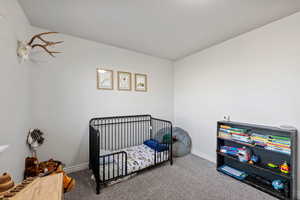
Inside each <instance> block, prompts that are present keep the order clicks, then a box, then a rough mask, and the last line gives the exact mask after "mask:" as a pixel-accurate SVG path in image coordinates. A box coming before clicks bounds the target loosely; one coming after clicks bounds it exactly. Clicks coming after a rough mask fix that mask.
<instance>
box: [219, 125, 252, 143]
mask: <svg viewBox="0 0 300 200" xmlns="http://www.w3.org/2000/svg"><path fill="white" fill-rule="evenodd" d="M219 136H220V137H224V138H228V139H233V140H237V141H240V142H246V143H250V142H251V139H250V136H249V134H248V130H246V129H241V128H232V127H230V126H225V125H221V126H220V129H219Z"/></svg>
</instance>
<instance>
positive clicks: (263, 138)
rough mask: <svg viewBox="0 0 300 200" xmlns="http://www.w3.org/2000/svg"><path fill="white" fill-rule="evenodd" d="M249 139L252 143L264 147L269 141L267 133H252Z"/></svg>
mask: <svg viewBox="0 0 300 200" xmlns="http://www.w3.org/2000/svg"><path fill="white" fill-rule="evenodd" d="M251 141H252V143H253V144H254V145H258V146H262V147H265V146H267V143H268V141H269V136H268V135H261V134H258V133H252V135H251Z"/></svg>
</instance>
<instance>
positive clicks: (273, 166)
mask: <svg viewBox="0 0 300 200" xmlns="http://www.w3.org/2000/svg"><path fill="white" fill-rule="evenodd" d="M267 165H268V167H271V168H278V165H275V164H273V163H268V164H267Z"/></svg>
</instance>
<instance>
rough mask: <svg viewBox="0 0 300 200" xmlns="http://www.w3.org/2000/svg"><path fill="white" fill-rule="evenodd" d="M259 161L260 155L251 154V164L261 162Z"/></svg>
mask: <svg viewBox="0 0 300 200" xmlns="http://www.w3.org/2000/svg"><path fill="white" fill-rule="evenodd" d="M259 161H260V159H259V156H258V155H254V154H253V155H252V156H251V159H250V161H249V164H252V165H253V164H257V163H259Z"/></svg>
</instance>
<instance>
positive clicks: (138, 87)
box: [135, 74, 147, 92]
mask: <svg viewBox="0 0 300 200" xmlns="http://www.w3.org/2000/svg"><path fill="white" fill-rule="evenodd" d="M135 91H140V92H147V75H146V74H135Z"/></svg>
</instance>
